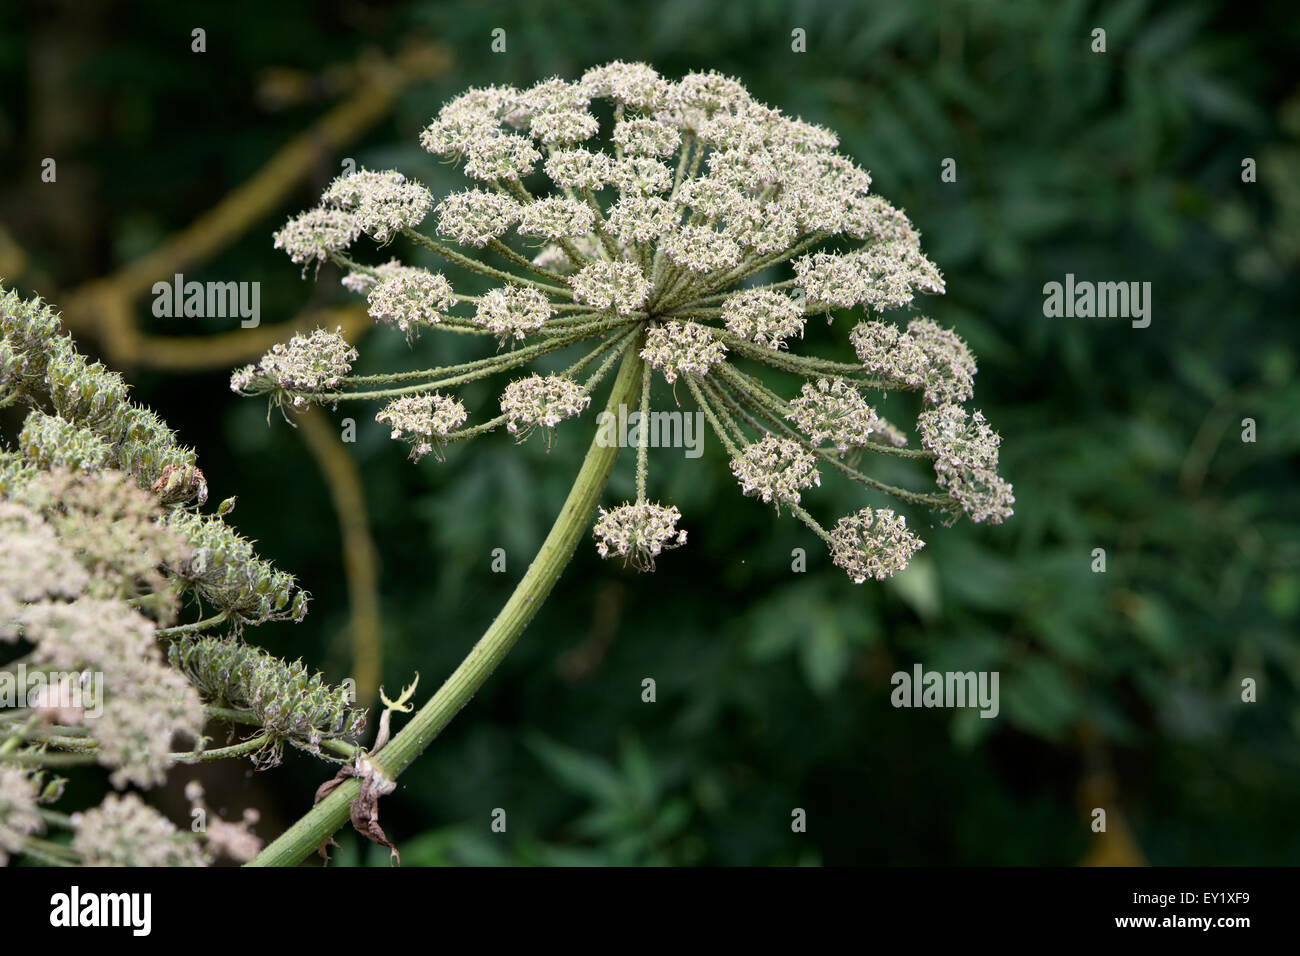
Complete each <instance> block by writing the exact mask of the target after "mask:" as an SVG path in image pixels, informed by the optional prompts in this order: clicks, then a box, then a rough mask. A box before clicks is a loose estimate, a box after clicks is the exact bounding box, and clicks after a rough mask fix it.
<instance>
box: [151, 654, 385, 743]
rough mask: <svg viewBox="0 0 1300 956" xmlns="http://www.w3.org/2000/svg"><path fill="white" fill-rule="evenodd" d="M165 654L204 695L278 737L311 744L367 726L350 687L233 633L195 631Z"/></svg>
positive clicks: (353, 734)
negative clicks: (245, 712)
mask: <svg viewBox="0 0 1300 956" xmlns="http://www.w3.org/2000/svg"><path fill="white" fill-rule="evenodd" d="M167 658H168V660H169V661H170V662H171V664H172V666H173V667H175V668H177V669H178V670H180V671H181V672H182V673H183V674H185V675H186V676H187V677H188V678H189V680H190V682H191V683H192V684H193V685H194V686H195V687H196V688H197V689H198V691H199V693H200V694H201V695H203V697H204V698H206V699H207V700H209V701H211V702H213V703H215V704H218V705H219V706H224V707H232V708H235V709H237V710H248V711H250V712H251V713H252V715H253V716H254V717H255V718H256V720H257V722H258V723H259V724H261V725H262V726H263V727H264V728H265V729H266V730H268V731H270V732H271V733H272V734H274V735H275V736H276V737H277V738H278V739H291V740H295V741H300V742H303V743H305V744H306V745H307V746H308V747H309V748H310V749H312V750H315V749H317V748H318V747H319V746H320V743H321V742H322V741H324V740H341V739H352V740H355V739H356V738H357V737H359V736H360V734H361V732H362V731H363V730H364V729H365V725H366V710H365V708H362V707H358V706H356V705H355V704H354V703H353V702H352V694H351V693H350V692H349V691H348V689H347V688H346V687H343V686H341V685H339V686H336V685H331V684H328V683H326V681H325V680H324V679H323V678H322V677H321V675H320V674H319V673H308V671H307V668H306V667H305V666H303V664H302V662H301V661H294V662H293V663H288V662H285V661H282V660H280V659H279V658H276V657H272V656H271V655H270V654H268V653H266V652H265V651H263V650H261V649H260V648H257V647H253V646H251V645H249V644H245V643H244V642H243V641H240V640H237V639H231V638H219V637H197V636H195V637H183V638H180V639H178V640H176V641H174V642H173V643H172V645H171V647H169V648H168V651H167Z"/></svg>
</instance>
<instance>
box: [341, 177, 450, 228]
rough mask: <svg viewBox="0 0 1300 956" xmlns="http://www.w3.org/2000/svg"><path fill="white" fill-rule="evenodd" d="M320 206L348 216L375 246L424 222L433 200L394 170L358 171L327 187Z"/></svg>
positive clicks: (425, 191)
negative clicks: (338, 210) (331, 207)
mask: <svg viewBox="0 0 1300 956" xmlns="http://www.w3.org/2000/svg"><path fill="white" fill-rule="evenodd" d="M321 202H323V203H324V204H325V205H326V206H333V207H335V208H336V209H341V210H343V211H344V212H348V213H351V214H352V216H353V217H354V219H355V220H356V224H357V228H358V229H360V230H361V231H362V232H364V233H365V234H366V235H368V236H370V237H372V238H373V239H374V240H375V241H376V242H388V241H389V240H390V239H392V238H393V237H394V236H395V235H397V234H398V233H400V232H402V231H404V230H406V229H414V228H415V227H416V226H418V225H419V224H420V223H422V222H423V221H424V217H425V216H427V215H428V214H429V208H430V207H431V206H432V205H433V196H431V195H430V194H429V190H427V189H425V188H424V187H423V186H421V185H420V184H419V183H412V182H408V181H407V179H406V177H405V176H403V175H402V174H401V173H399V172H397V170H394V169H389V170H386V171H384V172H381V173H376V172H372V171H370V170H367V169H359V170H357V171H356V172H354V173H349V174H348V175H345V176H340V177H338V178H337V179H336V180H334V182H332V183H330V185H329V188H328V189H326V190H325V192H324V194H323V195H322V196H321Z"/></svg>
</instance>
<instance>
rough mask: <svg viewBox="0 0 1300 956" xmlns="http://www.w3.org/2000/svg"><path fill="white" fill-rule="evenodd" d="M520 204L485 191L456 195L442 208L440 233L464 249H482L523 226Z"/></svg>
mask: <svg viewBox="0 0 1300 956" xmlns="http://www.w3.org/2000/svg"><path fill="white" fill-rule="evenodd" d="M519 214H520V209H519V203H517V202H515V201H514V200H513V199H511V198H510V197H509V196H503V195H501V194H500V193H492V192H487V191H486V190H483V189H466V190H464V191H463V192H458V193H452V194H451V195H450V196H448V197H447V198H446V199H444V200H443V201H442V203H441V204H440V205H439V206H438V232H440V233H441V234H442V235H444V236H446V237H448V238H449V239H452V240H453V241H455V242H458V243H460V244H461V245H464V246H477V247H479V248H482V247H483V246H486V245H487V244H488V243H489V242H490V241H491V240H493V239H500V238H501V237H502V236H504V235H505V234H506V233H507V232H509V231H510V227H511V226H513V225H515V223H517V222H519Z"/></svg>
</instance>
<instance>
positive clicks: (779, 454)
mask: <svg viewBox="0 0 1300 956" xmlns="http://www.w3.org/2000/svg"><path fill="white" fill-rule="evenodd" d="M731 472H732V474H734V475H735V476H736V480H737V481H739V482H740V490H741V491H742V492H743V493H744V494H746V495H750V496H753V497H757V498H762V499H763V501H764V502H767V503H773V502H775V504H776V509H777V511H780V510H781V502H783V501H784V502H786V503H787V504H794V505H797V504H798V503H799V492H800V491H801V490H802V489H804V488H810V487H812V486H813V485H818V486H820V485H821V483H822V479H821V475H820V474H818V472H817V459H816V458H814V457H813V455H812V454H811V453H810V452H808V451H805V450H804V448H803V446H802V445H800V444H799V443H798V442H795V441H792V440H790V439H789V438H776V437H775V436H773V435H768V436H766V437H765V438H763V439H762V440H761V441H756V442H754V443H753V444H752V445H749V446H748V447H746V448H745V450H744V451H742V452H741V453H740V457H739V458H733V459H732V460H731Z"/></svg>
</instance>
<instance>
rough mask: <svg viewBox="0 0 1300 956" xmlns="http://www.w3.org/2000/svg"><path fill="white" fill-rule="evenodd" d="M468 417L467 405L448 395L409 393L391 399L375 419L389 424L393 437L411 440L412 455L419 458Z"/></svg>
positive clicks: (416, 458) (416, 459) (413, 457)
mask: <svg viewBox="0 0 1300 956" xmlns="http://www.w3.org/2000/svg"><path fill="white" fill-rule="evenodd" d="M466 417H467V414H466V412H465V406H464V405H462V404H461V403H460V402H459V401H457V400H456V399H454V398H448V397H447V396H446V395H434V394H429V395H406V396H403V397H402V398H397V399H394V400H393V401H391V402H389V403H388V405H386V406H385V407H384V409H383V411H381V412H379V414H377V415H376V416H375V421H377V422H380V423H382V424H386V425H388V426H389V427H390V428H391V429H392V430H393V434H392V437H393V438H394V439H401V440H403V441H407V442H410V443H411V458H412V459H413V460H415V461H419V460H420V459H421V458H423V457H424V456H425V455H427V454H429V452H431V451H433V450H434V448H435V445H436V444H437V443H438V442H440V441H441V440H443V439H445V438H446V437H447V436H448V435H449V434H450V433H452V432H454V431H455V430H456V429H457V428H459V427H460V426H461V425H463V424H465V419H466Z"/></svg>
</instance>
